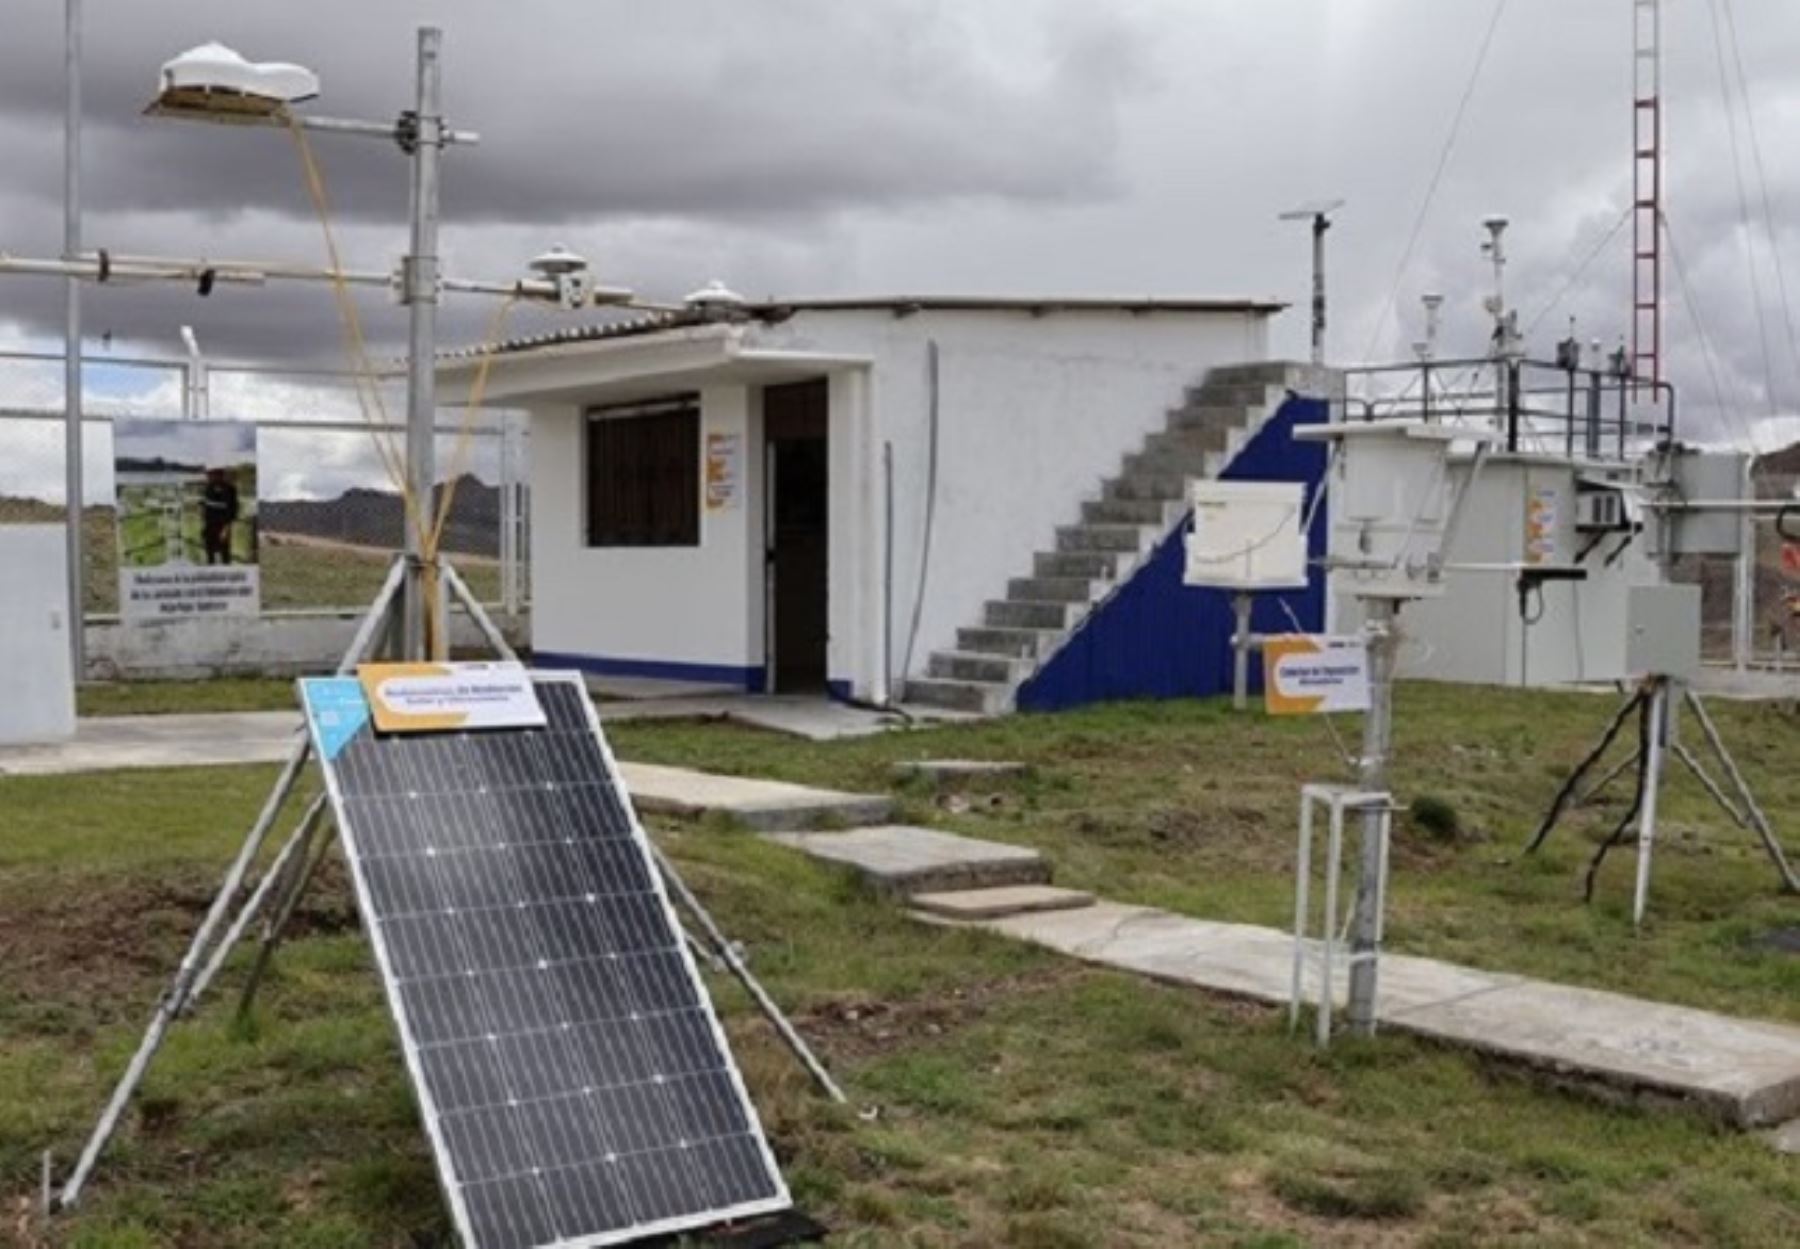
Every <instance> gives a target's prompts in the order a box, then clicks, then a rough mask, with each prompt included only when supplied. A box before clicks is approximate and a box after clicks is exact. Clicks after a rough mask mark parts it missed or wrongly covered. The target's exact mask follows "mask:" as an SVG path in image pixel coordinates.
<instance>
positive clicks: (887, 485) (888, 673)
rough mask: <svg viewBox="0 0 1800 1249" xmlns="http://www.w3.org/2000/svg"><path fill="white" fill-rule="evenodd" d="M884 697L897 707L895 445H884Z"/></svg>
mask: <svg viewBox="0 0 1800 1249" xmlns="http://www.w3.org/2000/svg"><path fill="white" fill-rule="evenodd" d="M881 472H882V509H883V510H882V521H881V697H880V698H879V699H877V700H876V701H878V702H879V703H880V704H881V705H882V706H884V707H891V706H893V704H894V444H893V442H892V441H891V440H890V441H887V442H884V443H882V444H881Z"/></svg>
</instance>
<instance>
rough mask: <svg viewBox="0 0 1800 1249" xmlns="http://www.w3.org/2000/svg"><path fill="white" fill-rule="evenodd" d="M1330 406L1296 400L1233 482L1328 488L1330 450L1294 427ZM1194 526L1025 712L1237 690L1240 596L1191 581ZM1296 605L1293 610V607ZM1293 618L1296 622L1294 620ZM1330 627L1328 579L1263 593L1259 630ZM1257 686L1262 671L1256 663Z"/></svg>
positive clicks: (1038, 680) (1315, 530) (1322, 532)
mask: <svg viewBox="0 0 1800 1249" xmlns="http://www.w3.org/2000/svg"><path fill="white" fill-rule="evenodd" d="M1330 419H1331V417H1330V410H1329V406H1328V405H1327V404H1326V402H1325V401H1324V400H1322V399H1305V398H1301V397H1299V396H1296V395H1290V396H1289V397H1288V399H1287V401H1286V402H1285V403H1283V404H1282V405H1281V408H1280V409H1279V410H1278V411H1277V412H1276V414H1275V415H1274V416H1273V417H1271V418H1270V419H1269V420H1268V422H1267V423H1266V424H1264V425H1263V427H1262V428H1261V429H1259V430H1258V431H1257V432H1256V435H1255V436H1254V437H1253V438H1251V440H1250V441H1249V443H1248V444H1246V445H1245V447H1244V449H1243V450H1242V451H1240V452H1238V454H1237V456H1236V457H1235V458H1234V459H1233V460H1232V462H1231V465H1230V467H1228V468H1227V469H1226V470H1225V471H1224V472H1223V473H1221V474H1220V478H1221V479H1222V480H1225V481H1303V482H1305V483H1307V501H1308V504H1309V505H1310V503H1311V500H1312V496H1313V494H1314V493H1315V492H1316V491H1317V490H1318V489H1319V486H1320V482H1321V480H1322V478H1323V477H1324V474H1325V463H1326V459H1327V453H1326V450H1325V447H1324V445H1323V444H1322V443H1312V442H1296V441H1294V436H1293V435H1294V430H1295V429H1296V428H1298V427H1300V426H1302V425H1322V424H1324V423H1325V422H1326V421H1328V420H1330ZM1328 510H1329V505H1327V506H1322V507H1320V508H1319V513H1318V516H1317V517H1316V518H1315V519H1314V521H1313V527H1312V530H1311V532H1310V533H1308V534H1307V549H1308V551H1309V553H1310V554H1311V555H1312V557H1313V558H1314V559H1318V558H1321V557H1323V556H1324V554H1325V544H1326V539H1327V535H1328V533H1329V530H1330V521H1329V517H1328V516H1327V515H1326V513H1327V511H1328ZM1186 528H1187V526H1186V525H1185V524H1183V525H1180V526H1177V527H1176V529H1175V530H1174V531H1173V532H1172V533H1170V534H1169V535H1168V537H1166V538H1164V539H1163V541H1162V542H1161V543H1160V544H1159V545H1158V546H1157V548H1156V550H1155V551H1154V552H1153V553H1152V554H1151V556H1150V558H1149V559H1148V560H1147V561H1146V562H1145V563H1144V564H1143V565H1142V566H1141V567H1139V569H1138V570H1137V572H1136V573H1134V574H1133V575H1132V577H1131V579H1130V580H1129V581H1127V582H1126V583H1125V584H1124V585H1122V586H1120V587H1119V588H1118V590H1117V591H1115V592H1114V594H1113V596H1112V597H1111V598H1109V599H1107V600H1106V602H1104V603H1102V604H1101V605H1100V606H1099V607H1098V608H1096V609H1095V611H1094V612H1093V613H1092V614H1091V615H1089V616H1088V618H1087V619H1086V620H1085V621H1083V622H1082V624H1081V626H1080V628H1079V630H1078V631H1077V632H1076V634H1075V636H1074V637H1072V638H1070V639H1069V640H1068V642H1067V643H1066V644H1065V645H1064V646H1063V648H1062V649H1061V650H1059V651H1058V652H1057V653H1056V654H1055V655H1053V656H1051V658H1050V661H1049V662H1048V663H1046V664H1045V665H1044V666H1043V667H1042V668H1040V669H1038V671H1037V672H1036V673H1034V674H1033V675H1032V677H1031V679H1030V680H1028V681H1026V682H1025V683H1024V684H1023V685H1021V686H1020V687H1019V692H1018V707H1019V709H1020V710H1021V711H1058V710H1062V709H1064V708H1068V707H1079V706H1082V705H1084V704H1087V703H1096V702H1104V701H1108V700H1112V699H1123V698H1205V697H1211V696H1214V695H1218V694H1224V693H1228V692H1229V691H1230V689H1231V667H1232V665H1231V660H1232V655H1231V634H1232V631H1233V630H1234V628H1235V627H1236V622H1235V621H1234V619H1233V618H1232V611H1231V595H1230V594H1228V593H1227V592H1225V591H1223V590H1206V589H1197V588H1194V587H1190V586H1186V585H1183V584H1182V571H1183V567H1184V565H1185V563H1186V556H1185V551H1184V549H1183V545H1182V534H1183V532H1184V531H1185V530H1186ZM1284 600H1285V604H1286V607H1285V609H1284V606H1283V601H1284ZM1289 611H1291V612H1292V613H1293V617H1292V618H1290V617H1289ZM1296 620H1297V621H1298V625H1299V631H1304V632H1316V631H1320V630H1322V629H1323V628H1324V621H1325V574H1324V572H1323V571H1321V570H1319V569H1317V568H1314V569H1313V570H1312V573H1311V576H1310V578H1309V581H1308V584H1307V587H1306V589H1304V590H1295V591H1292V592H1289V593H1287V594H1282V595H1276V594H1258V595H1257V596H1256V598H1255V606H1254V608H1253V609H1252V612H1251V628H1252V629H1254V630H1255V631H1257V632H1259V633H1289V632H1295V631H1296V629H1295V622H1296ZM1250 683H1251V688H1252V690H1254V691H1256V692H1258V693H1260V692H1261V689H1262V673H1261V672H1260V670H1259V669H1258V666H1257V665H1255V664H1253V665H1251V682H1250Z"/></svg>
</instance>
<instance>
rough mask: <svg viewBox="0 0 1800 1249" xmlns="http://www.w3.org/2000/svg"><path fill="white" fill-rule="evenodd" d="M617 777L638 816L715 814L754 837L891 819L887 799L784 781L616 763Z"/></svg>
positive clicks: (890, 804)
mask: <svg viewBox="0 0 1800 1249" xmlns="http://www.w3.org/2000/svg"><path fill="white" fill-rule="evenodd" d="M619 771H620V773H621V774H622V775H623V776H624V779H625V785H626V787H627V788H628V789H630V790H631V797H632V800H633V801H634V802H635V803H636V804H637V808H638V810H639V811H643V812H652V813H657V814H663V815H681V816H699V815H705V814H707V813H708V812H712V811H719V812H723V813H724V814H726V815H729V816H732V817H733V818H735V819H737V820H739V821H740V822H742V823H743V824H744V825H746V826H747V827H749V828H752V829H755V830H756V831H758V832H767V831H770V830H774V829H791V828H808V827H813V826H817V825H820V824H827V823H833V822H836V823H842V824H872V823H877V822H879V821H881V820H885V819H887V818H889V817H890V816H891V815H892V814H893V810H894V803H893V799H891V798H887V797H882V796H877V795H871V794H846V793H840V792H838V791H837V790H831V789H812V788H809V787H807V786H804V785H789V784H787V783H786V782H784V781H763V780H753V779H749V778H746V777H738V776H718V775H715V774H713V773H711V772H692V771H689V770H688V769H686V768H668V767H661V766H659V765H656V764H650V763H621V764H620V765H619Z"/></svg>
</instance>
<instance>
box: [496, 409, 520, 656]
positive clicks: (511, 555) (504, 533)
mask: <svg viewBox="0 0 1800 1249" xmlns="http://www.w3.org/2000/svg"><path fill="white" fill-rule="evenodd" d="M512 442H513V418H512V413H510V412H502V413H501V414H500V610H502V611H504V612H505V613H506V618H507V619H508V620H509V621H512V622H514V623H517V621H518V619H519V576H518V574H519V567H518V564H519V544H518V533H517V532H516V526H517V513H518V507H519V496H518V494H517V493H516V492H515V491H514V490H513V474H514V473H515V472H516V471H517V470H516V469H515V468H514V466H513V445H512Z"/></svg>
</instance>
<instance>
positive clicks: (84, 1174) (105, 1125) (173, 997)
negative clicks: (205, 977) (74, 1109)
mask: <svg viewBox="0 0 1800 1249" xmlns="http://www.w3.org/2000/svg"><path fill="white" fill-rule="evenodd" d="M311 753H312V739H311V738H310V737H308V736H306V735H304V734H302V735H301V738H300V741H299V742H298V743H297V744H296V745H295V746H294V750H293V753H292V754H290V755H289V756H288V761H287V766H286V767H285V768H283V769H282V772H281V778H280V779H279V780H277V781H276V782H275V788H274V789H272V790H270V791H269V796H268V798H267V799H266V800H265V801H264V803H263V808H262V811H261V812H260V813H259V814H258V815H257V817H256V823H255V824H254V825H252V826H251V828H250V833H249V835H248V836H246V837H245V838H244V844H243V846H242V847H241V848H239V850H238V856H237V858H236V859H235V860H234V861H233V862H232V864H231V867H230V869H229V870H227V871H226V873H225V880H224V882H223V883H222V884H221V885H220V886H219V892H218V894H217V895H216V896H215V897H214V898H213V902H212V906H211V907H210V908H208V910H207V912H206V918H204V919H203V920H201V921H200V927H199V929H198V930H197V931H196V932H195V933H194V936H193V939H192V940H191V941H190V942H189V943H188V949H187V953H186V954H184V955H183V956H182V959H181V966H180V967H179V968H177V969H176V972H175V979H174V980H173V981H172V982H171V983H170V985H169V988H168V991H167V992H166V993H164V994H163V997H162V1001H161V1002H159V1003H158V1004H157V1007H156V1015H155V1017H154V1018H153V1019H152V1020H151V1021H150V1027H149V1029H148V1030H147V1031H146V1032H145V1033H144V1039H143V1040H142V1041H140V1042H139V1043H138V1048H137V1052H136V1053H135V1054H133V1055H132V1056H131V1061H130V1062H129V1063H128V1064H127V1065H126V1067H125V1074H123V1075H122V1076H120V1077H119V1083H118V1084H117V1086H115V1087H114V1089H113V1094H112V1099H111V1100H110V1101H108V1102H107V1104H106V1109H105V1110H104V1111H103V1112H101V1115H100V1122H99V1123H97V1124H96V1125H95V1126H94V1131H93V1135H91V1136H89V1137H88V1142H87V1145H86V1147H85V1148H83V1149H82V1151H81V1157H80V1158H79V1159H77V1161H76V1163H75V1170H74V1172H73V1173H72V1174H71V1175H70V1176H69V1182H68V1183H67V1184H65V1185H63V1190H62V1193H61V1194H60V1195H59V1196H58V1198H57V1205H58V1207H59V1208H61V1209H64V1210H66V1209H68V1208H69V1207H71V1206H73V1205H74V1204H75V1202H76V1201H77V1200H78V1199H79V1198H80V1197H81V1189H82V1186H83V1185H84V1184H86V1183H87V1178H88V1176H89V1174H91V1173H92V1172H93V1169H94V1164H95V1163H96V1162H98V1161H99V1160H100V1151H101V1150H102V1149H104V1148H105V1147H106V1142H107V1141H108V1140H110V1139H111V1138H112V1134H113V1131H114V1130H115V1129H116V1128H117V1127H118V1125H119V1117H120V1116H121V1115H123V1114H124V1113H125V1104H126V1103H127V1102H129V1101H130V1100H131V1095H132V1093H134V1092H135V1091H136V1090H137V1086H138V1084H139V1083H140V1082H141V1081H142V1080H143V1078H144V1072H145V1071H146V1070H147V1069H148V1068H149V1066H150V1060H151V1059H152V1058H154V1057H155V1056H156V1051H157V1050H158V1049H160V1048H162V1043H163V1037H164V1036H166V1035H167V1034H168V1031H169V1025H170V1024H171V1023H173V1022H174V1020H175V1016H176V1015H178V1014H180V1013H181V1008H182V1006H183V1005H184V1004H185V1003H186V1002H187V996H188V991H189V989H190V987H191V986H192V984H193V982H194V977H195V976H196V975H197V974H198V973H199V970H200V955H201V954H202V953H203V952H204V951H205V950H206V947H207V946H208V945H209V944H210V943H211V941H212V934H213V930H214V929H216V928H217V927H218V926H219V923H220V921H222V920H223V919H224V918H225V912H226V911H227V910H228V909H229V908H230V906H231V900H232V898H233V897H235V896H236V895H237V891H238V888H239V887H240V886H241V885H242V884H243V883H244V876H245V874H246V873H247V872H248V871H249V870H250V864H251V862H252V861H254V860H255V858H256V852H257V851H258V850H259V849H261V848H262V843H263V838H264V837H266V836H267V835H268V832H269V828H270V827H271V826H272V825H273V824H274V823H275V816H276V814H277V813H278V812H279V811H280V810H281V805H282V803H283V801H284V800H285V799H286V798H287V796H288V793H289V792H290V791H291V790H292V789H293V787H294V783H295V781H297V780H298V779H299V776H300V770H301V768H303V767H304V766H305V765H306V760H307V757H308V756H309V755H310V754H311Z"/></svg>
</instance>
